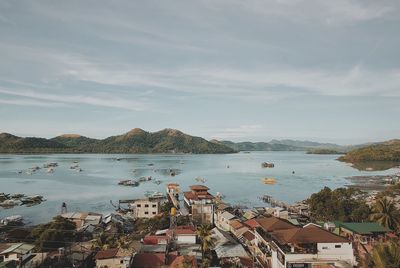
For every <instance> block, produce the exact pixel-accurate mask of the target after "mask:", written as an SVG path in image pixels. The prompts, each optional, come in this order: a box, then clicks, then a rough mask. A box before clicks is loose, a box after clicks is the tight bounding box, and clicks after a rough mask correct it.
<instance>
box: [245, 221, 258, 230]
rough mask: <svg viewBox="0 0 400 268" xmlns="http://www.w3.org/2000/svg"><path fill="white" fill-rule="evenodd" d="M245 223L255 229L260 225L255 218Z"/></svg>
mask: <svg viewBox="0 0 400 268" xmlns="http://www.w3.org/2000/svg"><path fill="white" fill-rule="evenodd" d="M244 224H245V225H247V226H249V227H250V228H251V229H255V228H257V227H259V226H260V224H258V222H257V221H256V220H255V219H251V220H247V221H245V222H244Z"/></svg>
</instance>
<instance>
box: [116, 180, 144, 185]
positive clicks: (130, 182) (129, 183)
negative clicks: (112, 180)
mask: <svg viewBox="0 0 400 268" xmlns="http://www.w3.org/2000/svg"><path fill="white" fill-rule="evenodd" d="M118 185H123V186H139V182H137V181H135V180H122V181H119V182H118Z"/></svg>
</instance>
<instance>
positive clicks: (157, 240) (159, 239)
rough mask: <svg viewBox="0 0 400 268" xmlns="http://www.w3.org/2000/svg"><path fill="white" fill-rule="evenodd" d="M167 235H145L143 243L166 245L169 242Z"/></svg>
mask: <svg viewBox="0 0 400 268" xmlns="http://www.w3.org/2000/svg"><path fill="white" fill-rule="evenodd" d="M169 240H170V238H169V236H166V235H146V236H145V237H144V238H143V244H144V245H167V244H168V243H169Z"/></svg>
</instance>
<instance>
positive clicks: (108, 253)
mask: <svg viewBox="0 0 400 268" xmlns="http://www.w3.org/2000/svg"><path fill="white" fill-rule="evenodd" d="M117 254H118V249H117V248H110V249H106V250H101V251H99V252H97V254H96V256H95V257H94V258H95V259H96V260H104V259H112V258H115V257H116V256H117Z"/></svg>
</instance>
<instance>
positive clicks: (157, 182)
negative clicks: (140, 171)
mask: <svg viewBox="0 0 400 268" xmlns="http://www.w3.org/2000/svg"><path fill="white" fill-rule="evenodd" d="M153 182H154V183H155V184H157V185H160V184H161V183H162V181H161V180H154V181H153Z"/></svg>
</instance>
